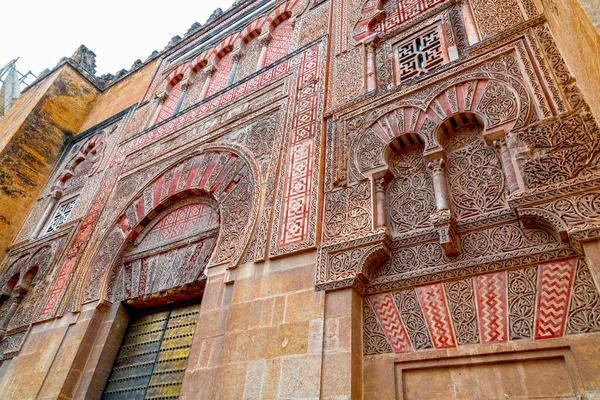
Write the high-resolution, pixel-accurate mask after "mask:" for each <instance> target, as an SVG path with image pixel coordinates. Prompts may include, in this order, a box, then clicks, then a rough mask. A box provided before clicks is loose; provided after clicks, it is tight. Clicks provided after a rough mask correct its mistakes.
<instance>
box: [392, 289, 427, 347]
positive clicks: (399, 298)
mask: <svg viewBox="0 0 600 400" xmlns="http://www.w3.org/2000/svg"><path fill="white" fill-rule="evenodd" d="M392 294H393V296H394V299H395V300H396V305H397V306H398V309H399V310H400V314H401V316H402V321H403V322H404V326H405V328H406V331H407V333H408V336H409V338H410V341H411V342H412V346H413V348H414V349H415V350H425V349H431V348H433V343H431V337H430V336H429V332H428V331H427V324H426V323H425V318H424V317H423V312H422V311H421V307H420V306H419V299H418V298H417V293H416V292H415V290H414V289H408V290H401V291H397V292H393V293H392Z"/></svg>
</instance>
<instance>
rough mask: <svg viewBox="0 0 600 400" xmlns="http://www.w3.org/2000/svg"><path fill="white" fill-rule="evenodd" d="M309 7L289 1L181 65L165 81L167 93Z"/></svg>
mask: <svg viewBox="0 0 600 400" xmlns="http://www.w3.org/2000/svg"><path fill="white" fill-rule="evenodd" d="M308 5H309V1H308V0H288V1H286V2H285V3H283V4H281V5H280V6H278V7H277V8H275V9H274V10H272V11H271V12H270V13H269V14H268V15H266V16H264V15H263V16H262V17H259V18H257V19H256V20H254V21H252V22H251V23H250V24H249V25H248V26H246V27H245V28H243V29H242V30H241V31H239V32H236V33H232V34H231V35H229V36H227V37H226V38H225V39H223V40H222V41H221V42H219V44H217V45H216V46H215V47H212V48H209V49H206V50H205V51H203V52H202V53H201V54H200V55H198V56H196V57H195V58H194V59H193V60H192V61H190V62H185V63H183V64H181V65H180V66H178V67H177V68H176V69H175V70H174V71H172V72H171V73H170V74H169V75H168V76H167V78H166V79H165V80H166V81H167V93H168V92H169V91H170V89H171V88H172V87H173V86H175V85H176V84H177V83H178V82H179V81H181V80H183V79H184V77H185V74H186V73H188V74H196V73H198V72H200V71H201V70H202V69H203V68H204V67H206V66H208V65H212V66H213V67H217V65H218V62H219V60H220V58H222V57H223V56H225V55H226V54H227V53H230V52H232V51H235V50H238V49H241V48H243V47H244V46H245V45H246V44H247V43H248V42H249V41H250V40H252V39H254V38H256V37H258V36H260V35H263V34H265V33H271V32H272V31H273V30H274V29H275V28H276V27H277V25H278V24H280V23H281V22H283V21H284V20H287V19H290V18H292V17H296V16H298V15H300V14H302V13H303V12H304V11H305V10H306V9H307V7H308Z"/></svg>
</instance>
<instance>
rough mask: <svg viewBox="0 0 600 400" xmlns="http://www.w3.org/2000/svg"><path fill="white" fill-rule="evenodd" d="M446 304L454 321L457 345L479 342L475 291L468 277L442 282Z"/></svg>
mask: <svg viewBox="0 0 600 400" xmlns="http://www.w3.org/2000/svg"><path fill="white" fill-rule="evenodd" d="M444 287H445V289H446V297H447V298H448V306H449V308H450V314H451V315H452V322H453V323H454V333H455V334H456V342H457V343H458V344H459V345H463V344H471V343H479V328H478V327H477V309H476V308H475V292H474V290H473V282H472V280H470V279H465V280H460V281H455V282H448V283H446V284H444Z"/></svg>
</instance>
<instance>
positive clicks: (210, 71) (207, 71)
mask: <svg viewBox="0 0 600 400" xmlns="http://www.w3.org/2000/svg"><path fill="white" fill-rule="evenodd" d="M215 71H216V68H215V66H214V65H212V64H209V65H207V66H206V67H204V69H203V70H202V75H204V76H206V80H205V81H204V86H202V92H200V100H204V99H205V98H206V95H207V94H208V88H209V87H210V79H211V77H212V75H213V74H214V73H215Z"/></svg>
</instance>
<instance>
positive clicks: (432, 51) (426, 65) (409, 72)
mask: <svg viewBox="0 0 600 400" xmlns="http://www.w3.org/2000/svg"><path fill="white" fill-rule="evenodd" d="M445 51H446V49H442V42H441V40H440V27H439V26H434V27H433V28H431V29H428V30H427V31H426V32H423V33H421V34H419V35H418V36H416V37H412V38H410V39H408V40H405V41H403V42H401V43H399V44H397V45H395V46H394V52H395V54H394V55H395V57H394V58H395V60H396V63H397V65H396V71H398V79H399V80H400V81H401V82H402V81H405V80H408V79H410V78H412V77H415V76H419V75H423V74H425V73H427V72H429V71H431V70H433V69H435V68H437V67H438V66H440V65H442V63H443V62H444V55H443V52H445Z"/></svg>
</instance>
